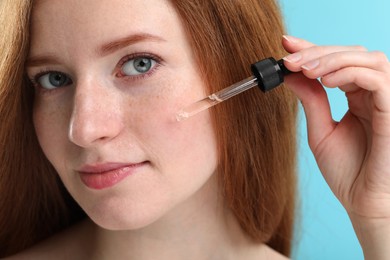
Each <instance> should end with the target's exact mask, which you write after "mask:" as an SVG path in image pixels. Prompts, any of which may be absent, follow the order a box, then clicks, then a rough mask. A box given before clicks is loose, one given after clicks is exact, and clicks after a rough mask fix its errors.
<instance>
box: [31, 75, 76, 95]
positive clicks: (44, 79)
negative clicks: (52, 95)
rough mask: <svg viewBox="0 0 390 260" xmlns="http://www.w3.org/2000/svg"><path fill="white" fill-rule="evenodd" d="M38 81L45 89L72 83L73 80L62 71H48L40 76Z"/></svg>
mask: <svg viewBox="0 0 390 260" xmlns="http://www.w3.org/2000/svg"><path fill="white" fill-rule="evenodd" d="M36 82H37V83H38V84H39V86H40V87H42V88H44V89H49V90H50V89H55V88H59V87H63V86H67V85H70V84H72V80H71V79H70V78H69V77H68V76H67V75H66V74H64V73H62V72H55V71H52V72H47V73H44V74H42V75H41V76H38V77H37V79H36Z"/></svg>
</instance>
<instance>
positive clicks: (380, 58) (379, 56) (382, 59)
mask: <svg viewBox="0 0 390 260" xmlns="http://www.w3.org/2000/svg"><path fill="white" fill-rule="evenodd" d="M371 54H372V55H373V56H374V57H375V59H376V60H377V62H378V64H381V65H383V64H388V63H389V60H388V58H387V56H386V54H385V53H383V52H381V51H373V52H371Z"/></svg>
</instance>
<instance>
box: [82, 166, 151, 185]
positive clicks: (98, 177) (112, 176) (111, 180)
mask: <svg viewBox="0 0 390 260" xmlns="http://www.w3.org/2000/svg"><path fill="white" fill-rule="evenodd" d="M145 164H146V163H139V164H133V165H130V166H125V167H122V168H118V169H115V170H112V171H107V172H101V173H85V172H80V173H79V174H80V178H81V181H82V182H83V183H84V184H85V185H86V186H87V187H89V188H91V189H95V190H102V189H106V188H110V187H112V186H114V185H115V184H117V183H119V182H121V181H122V180H124V179H125V178H126V177H128V176H130V175H132V174H134V173H135V172H136V171H137V170H138V169H139V168H140V167H143V166H144V165H145Z"/></svg>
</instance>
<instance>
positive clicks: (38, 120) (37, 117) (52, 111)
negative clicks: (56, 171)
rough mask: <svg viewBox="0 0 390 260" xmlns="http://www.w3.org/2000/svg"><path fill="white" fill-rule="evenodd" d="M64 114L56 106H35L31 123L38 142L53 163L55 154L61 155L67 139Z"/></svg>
mask: <svg viewBox="0 0 390 260" xmlns="http://www.w3.org/2000/svg"><path fill="white" fill-rule="evenodd" d="M65 117H66V115H65V113H64V111H61V110H59V109H58V108H53V107H47V106H37V105H36V106H35V107H34V110H33V124H34V128H35V132H36V135H37V138H38V141H39V144H40V146H41V148H42V150H43V152H44V153H45V155H46V157H47V158H48V159H49V161H51V162H52V163H53V164H55V161H56V156H55V155H58V156H60V157H62V156H63V149H64V147H65V146H64V145H65V144H64V142H65V141H66V140H67V129H68V128H67V125H66V119H65Z"/></svg>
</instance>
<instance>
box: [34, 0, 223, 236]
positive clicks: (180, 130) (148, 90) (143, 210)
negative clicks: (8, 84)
mask: <svg viewBox="0 0 390 260" xmlns="http://www.w3.org/2000/svg"><path fill="white" fill-rule="evenodd" d="M32 19H33V20H32V33H31V35H32V38H31V49H30V54H29V58H28V61H27V72H28V75H29V77H30V78H32V79H33V80H32V81H33V82H34V85H35V88H36V96H35V104H34V116H33V120H34V125H35V128H36V133H37V136H38V139H39V143H40V145H41V147H42V149H43V151H44V153H45V154H46V156H47V158H48V159H49V161H50V162H51V163H52V164H53V165H54V167H55V168H56V170H57V171H58V174H59V176H60V178H61V179H62V181H63V183H64V184H65V186H66V187H67V189H68V190H69V192H70V193H71V194H72V196H73V197H74V198H75V199H76V201H77V202H78V203H79V204H80V205H81V207H82V208H83V209H84V210H85V211H86V212H87V214H88V215H89V216H90V217H91V218H92V219H93V220H94V221H95V222H96V223H97V224H99V225H101V226H103V227H106V228H109V229H132V228H138V227H142V226H146V225H148V224H150V223H152V222H153V221H155V220H157V219H159V218H161V217H162V216H164V215H166V213H168V212H169V211H170V210H172V209H174V208H175V207H176V206H178V205H180V204H182V203H184V204H185V203H187V202H189V201H191V198H194V197H195V193H197V192H200V191H201V190H202V189H201V187H203V186H204V184H205V183H207V182H208V181H211V179H212V178H210V176H211V175H212V174H213V173H214V171H215V170H216V165H217V152H216V142H215V138H214V133H213V129H212V126H211V122H210V116H209V114H208V113H202V114H200V115H198V116H196V117H195V118H193V119H191V120H187V121H184V122H180V123H179V122H177V121H176V120H175V113H176V112H177V111H178V110H179V109H180V108H182V107H183V106H185V105H188V104H189V103H191V102H193V101H195V100H197V99H199V98H202V97H203V96H204V95H205V84H204V82H203V81H202V79H201V77H200V75H199V72H198V70H197V66H196V63H195V60H194V57H193V55H192V52H191V47H190V45H189V42H188V39H187V37H186V35H185V32H184V29H183V26H182V24H181V22H180V20H179V17H178V15H177V13H176V12H175V10H174V9H173V7H172V6H171V5H170V3H169V2H168V1H165V0H153V1H144V0H132V1H128V0H110V1H108V0H83V1H78V0H67V1H61V0H51V1H43V0H42V1H37V3H36V4H35V7H34V11H33V17H32Z"/></svg>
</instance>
